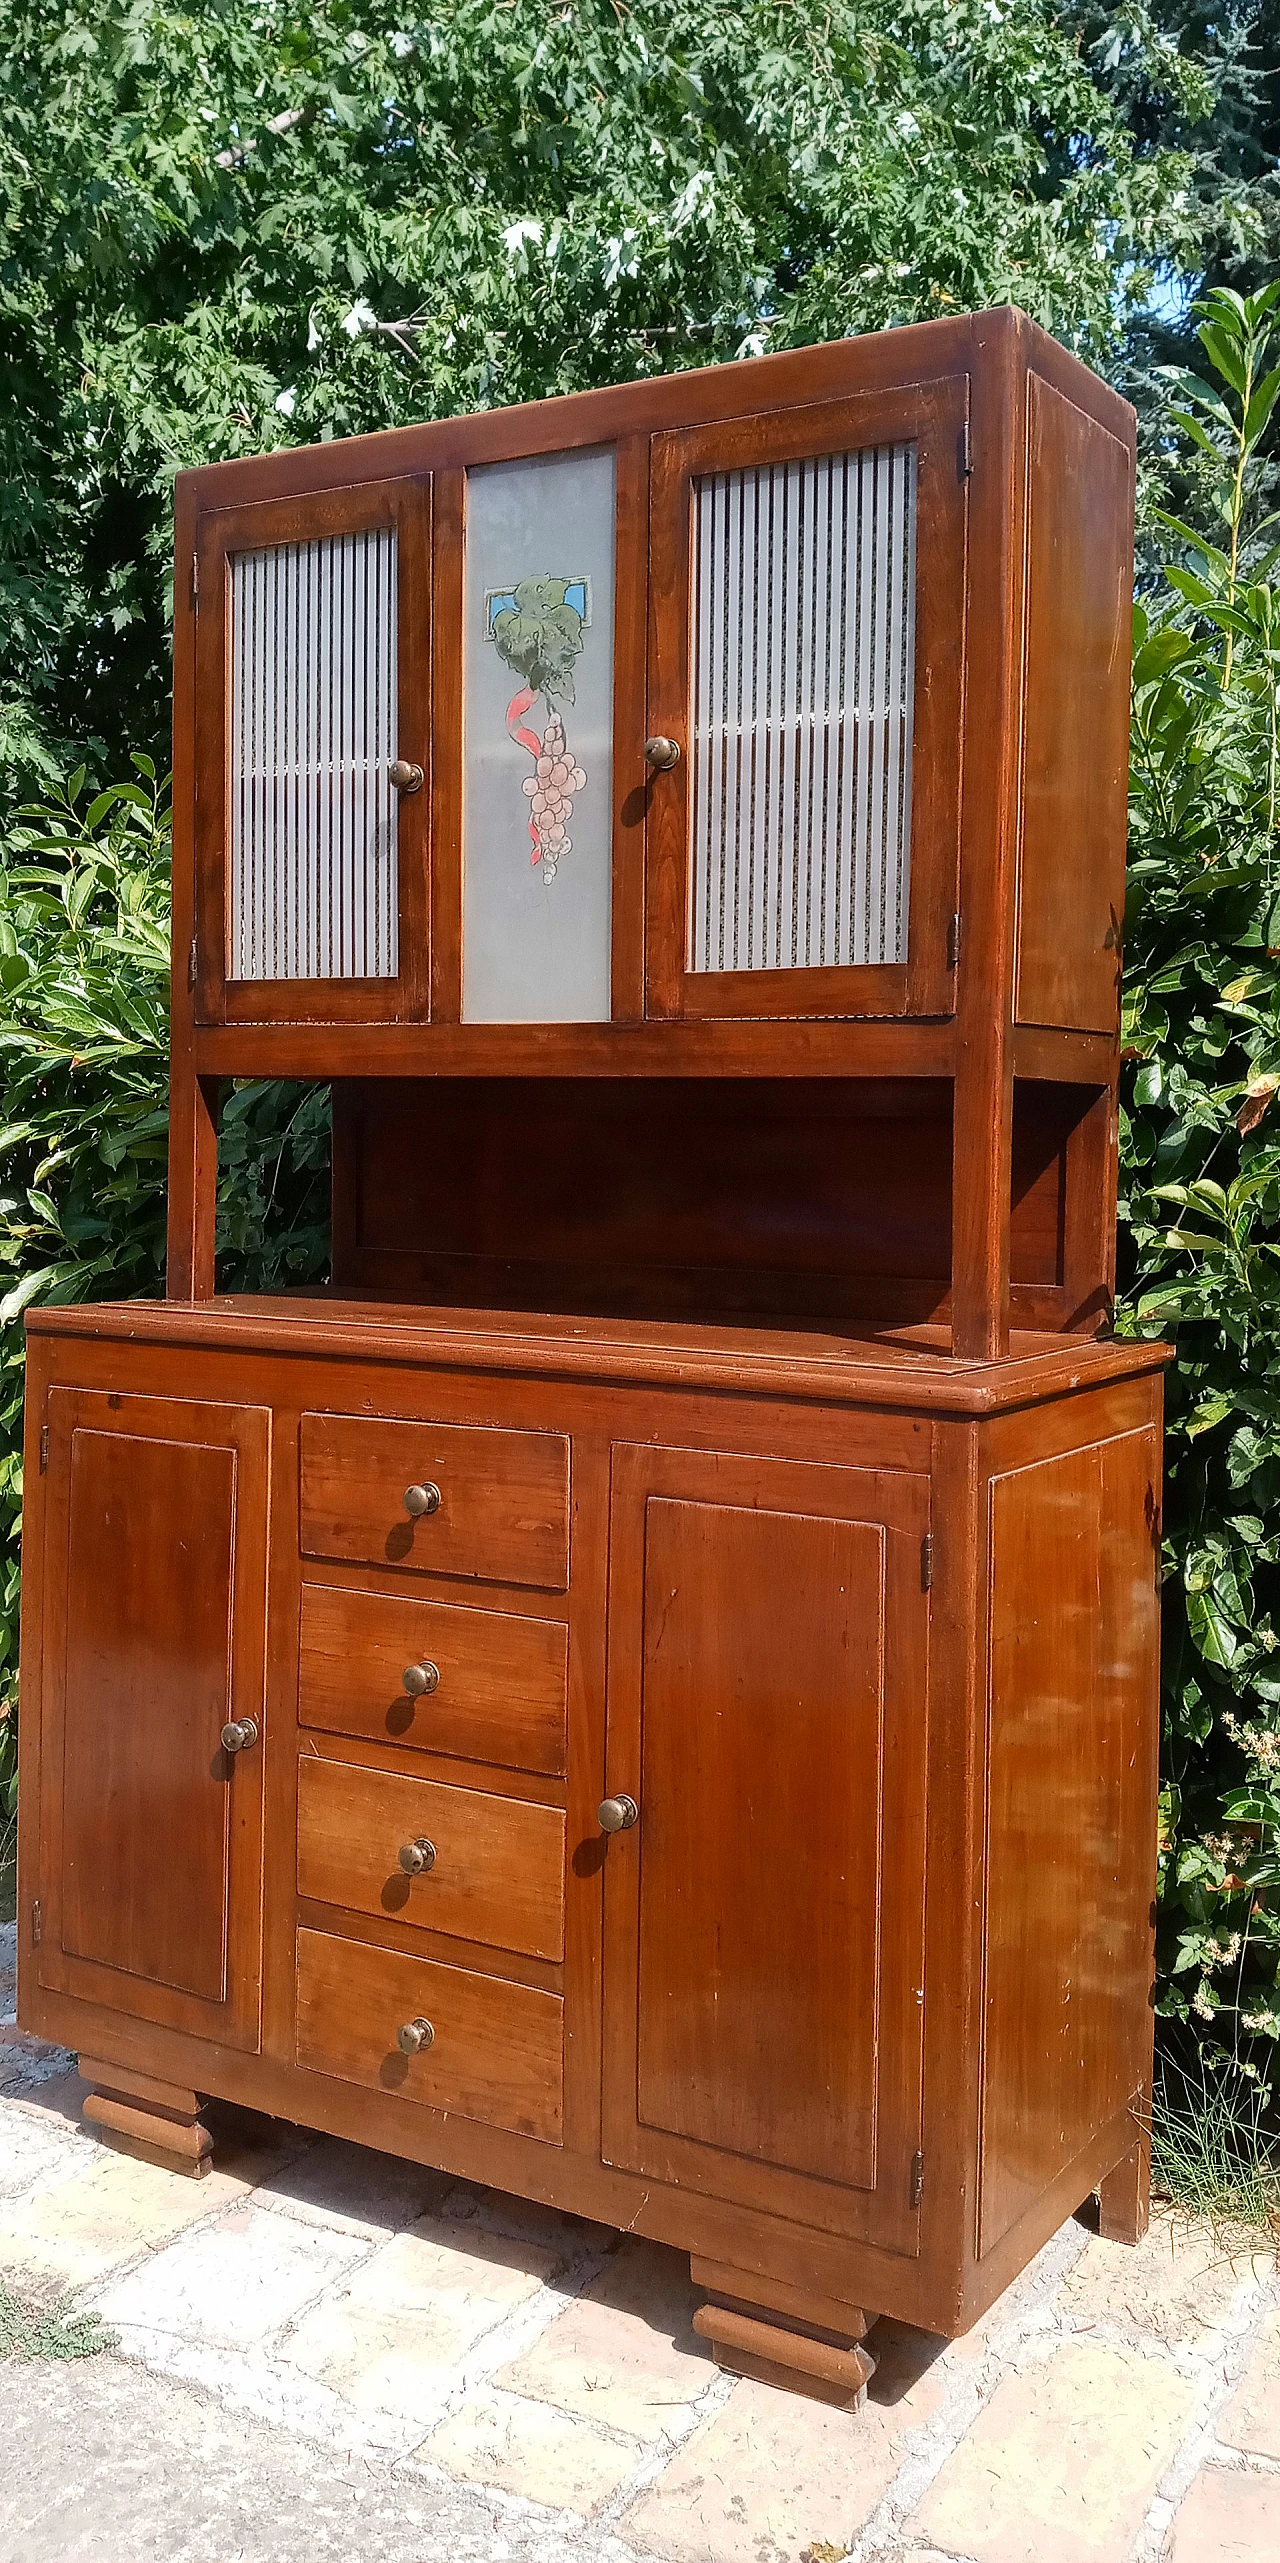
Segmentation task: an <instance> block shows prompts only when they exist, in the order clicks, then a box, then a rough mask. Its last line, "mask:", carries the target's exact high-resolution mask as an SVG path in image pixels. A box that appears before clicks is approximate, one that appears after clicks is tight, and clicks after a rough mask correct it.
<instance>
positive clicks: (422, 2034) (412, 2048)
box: [396, 2020, 436, 2056]
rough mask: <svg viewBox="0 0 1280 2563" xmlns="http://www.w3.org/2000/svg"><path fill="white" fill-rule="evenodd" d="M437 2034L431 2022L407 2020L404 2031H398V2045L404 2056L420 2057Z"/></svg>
mask: <svg viewBox="0 0 1280 2563" xmlns="http://www.w3.org/2000/svg"><path fill="white" fill-rule="evenodd" d="M435 2034H436V2033H435V2031H434V2029H433V2028H432V2026H431V2023H430V2021H429V2020H406V2022H405V2024H404V2027H403V2029H397V2031H396V2045H397V2047H398V2048H399V2050H400V2053H401V2055H402V2056H420V2055H421V2053H422V2050H423V2048H424V2047H429V2046H430V2045H431V2042H432V2040H433V2038H434V2037H435Z"/></svg>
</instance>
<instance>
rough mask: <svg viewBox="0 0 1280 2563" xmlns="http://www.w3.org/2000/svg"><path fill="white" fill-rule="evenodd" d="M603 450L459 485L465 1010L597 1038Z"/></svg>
mask: <svg viewBox="0 0 1280 2563" xmlns="http://www.w3.org/2000/svg"><path fill="white" fill-rule="evenodd" d="M613 545H614V462H613V455H612V454H611V453H605V454H552V455H548V456H539V457H537V458H535V459H533V460H531V461H527V462H519V463H488V464H486V465H484V467H483V468H482V469H480V470H478V471H473V472H469V473H468V475H467V517H466V567H465V578H464V591H463V603H464V616H465V635H466V637H465V644H464V682H463V909H462V1013H463V1020H464V1021H465V1022H467V1023H607V1021H608V1019H609V995H610V984H609V983H610V973H609V925H610V900H611V887H612V839H613Z"/></svg>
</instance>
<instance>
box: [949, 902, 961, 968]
mask: <svg viewBox="0 0 1280 2563" xmlns="http://www.w3.org/2000/svg"><path fill="white" fill-rule="evenodd" d="M959 961H960V918H959V915H958V913H957V915H955V916H954V917H950V918H949V919H948V921H947V968H948V970H954V969H956V968H957V967H958V965H959Z"/></svg>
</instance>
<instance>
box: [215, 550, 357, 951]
mask: <svg viewBox="0 0 1280 2563" xmlns="http://www.w3.org/2000/svg"><path fill="white" fill-rule="evenodd" d="M395 755H396V538H395V534H394V532H393V531H391V529H390V528H381V527H380V528H378V529H376V530H375V531H373V532H371V533H364V534H335V535H331V536H329V537H328V538H326V540H324V541H323V542H318V543H282V544H279V545H278V546H277V547H276V548H275V549H274V550H272V551H265V552H240V553H237V554H236V555H235V557H234V558H233V560H232V563H231V882H230V889H231V917H230V954H229V963H228V976H229V977H230V978H232V979H394V978H395V976H396V973H397V971H398V969H399V953H398V924H399V916H398V905H399V903H398V897H397V869H396V795H395V793H394V791H393V790H392V787H391V784H390V782H389V781H388V776H387V768H388V766H389V764H390V763H391V761H392V759H393V758H394V756H395Z"/></svg>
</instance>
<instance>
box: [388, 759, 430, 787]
mask: <svg viewBox="0 0 1280 2563" xmlns="http://www.w3.org/2000/svg"><path fill="white" fill-rule="evenodd" d="M387 775H388V778H389V780H390V781H391V782H392V783H393V784H394V786H395V788H396V791H397V792H420V791H421V790H422V786H423V784H424V782H425V780H426V777H425V775H424V774H423V771H422V768H421V766H420V765H411V764H410V763H409V759H408V758H407V757H406V756H398V757H396V759H395V761H394V763H393V764H391V765H389V766H388V767H387Z"/></svg>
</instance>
